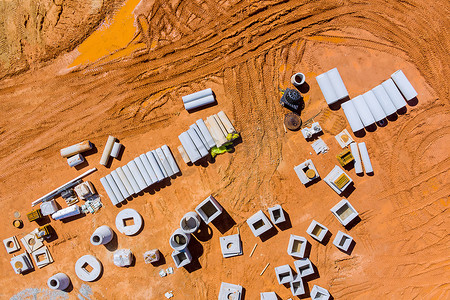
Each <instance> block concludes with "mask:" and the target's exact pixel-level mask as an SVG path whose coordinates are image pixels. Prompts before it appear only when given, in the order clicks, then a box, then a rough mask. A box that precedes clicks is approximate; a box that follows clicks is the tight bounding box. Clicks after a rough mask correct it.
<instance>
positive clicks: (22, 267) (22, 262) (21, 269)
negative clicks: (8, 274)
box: [10, 252, 33, 274]
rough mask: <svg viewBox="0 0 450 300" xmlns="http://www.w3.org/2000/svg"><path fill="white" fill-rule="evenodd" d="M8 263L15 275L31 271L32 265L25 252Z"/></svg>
mask: <svg viewBox="0 0 450 300" xmlns="http://www.w3.org/2000/svg"><path fill="white" fill-rule="evenodd" d="M10 262H11V266H12V267H13V269H14V272H16V274H23V273H25V272H27V271H30V270H32V269H33V263H32V262H31V259H30V256H29V255H28V253H27V252H24V253H22V254H19V255H17V256H14V257H13V258H11V261H10Z"/></svg>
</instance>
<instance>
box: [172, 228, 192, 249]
mask: <svg viewBox="0 0 450 300" xmlns="http://www.w3.org/2000/svg"><path fill="white" fill-rule="evenodd" d="M190 239H191V235H190V234H188V233H185V232H184V231H183V230H181V229H180V228H178V229H177V230H175V232H174V233H173V234H172V236H171V237H170V241H169V243H170V247H172V249H173V250H176V251H182V250H184V249H186V247H187V245H188V244H189V240H190Z"/></svg>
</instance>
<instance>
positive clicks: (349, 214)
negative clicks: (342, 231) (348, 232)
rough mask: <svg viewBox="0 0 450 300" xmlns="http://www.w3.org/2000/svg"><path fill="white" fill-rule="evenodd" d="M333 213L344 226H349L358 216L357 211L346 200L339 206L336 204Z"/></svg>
mask: <svg viewBox="0 0 450 300" xmlns="http://www.w3.org/2000/svg"><path fill="white" fill-rule="evenodd" d="M331 212H332V213H333V215H335V217H336V218H337V219H338V220H339V222H341V224H342V225H344V226H347V225H348V224H349V223H350V222H351V221H353V220H354V219H355V218H356V217H357V216H358V212H357V211H356V209H355V208H354V207H353V206H352V205H351V204H350V202H348V200H346V199H342V200H341V201H340V202H339V203H338V204H336V205H335V206H334V207H333V208H332V209H331Z"/></svg>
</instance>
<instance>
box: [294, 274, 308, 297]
mask: <svg viewBox="0 0 450 300" xmlns="http://www.w3.org/2000/svg"><path fill="white" fill-rule="evenodd" d="M291 292H292V295H293V296H300V295H303V294H305V286H304V284H303V279H302V277H301V276H299V275H297V276H296V277H295V278H294V280H292V281H291Z"/></svg>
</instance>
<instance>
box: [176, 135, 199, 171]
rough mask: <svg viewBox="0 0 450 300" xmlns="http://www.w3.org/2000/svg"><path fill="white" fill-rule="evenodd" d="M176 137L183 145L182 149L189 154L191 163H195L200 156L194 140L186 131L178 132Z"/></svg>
mask: <svg viewBox="0 0 450 300" xmlns="http://www.w3.org/2000/svg"><path fill="white" fill-rule="evenodd" d="M178 139H179V140H180V142H181V145H182V146H183V148H184V150H185V151H186V154H187V155H188V156H189V159H190V160H191V161H192V163H195V162H196V161H198V160H199V159H200V158H202V156H201V155H200V152H199V151H198V149H197V147H196V146H195V144H194V142H193V141H192V139H191V137H190V136H189V134H188V133H187V132H186V131H185V132H183V133H182V134H180V135H179V136H178Z"/></svg>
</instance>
